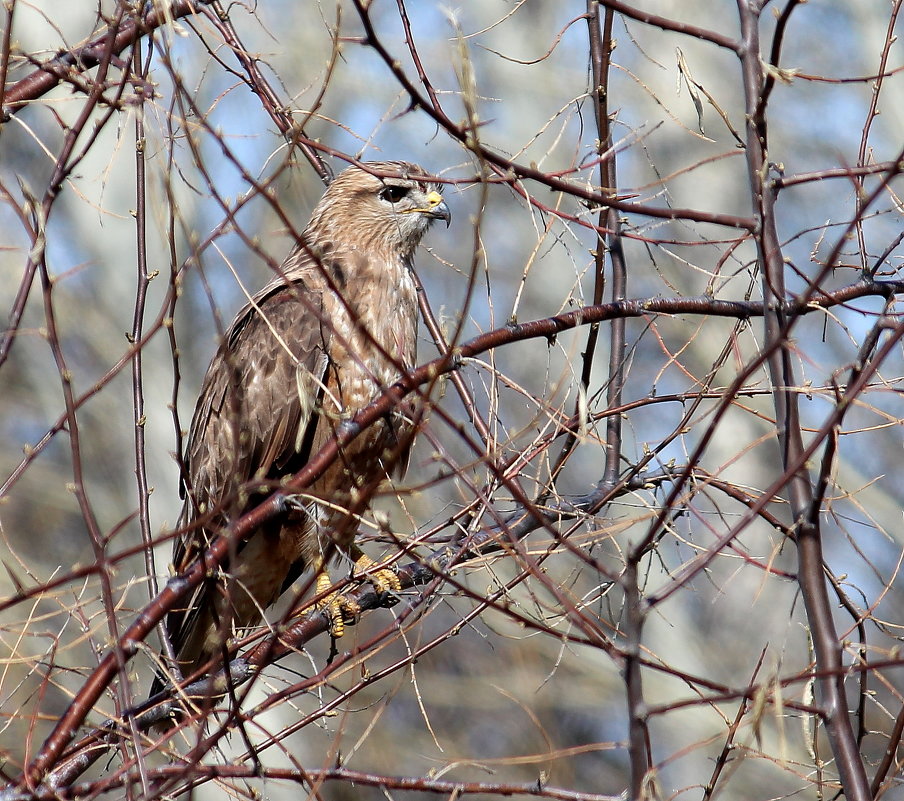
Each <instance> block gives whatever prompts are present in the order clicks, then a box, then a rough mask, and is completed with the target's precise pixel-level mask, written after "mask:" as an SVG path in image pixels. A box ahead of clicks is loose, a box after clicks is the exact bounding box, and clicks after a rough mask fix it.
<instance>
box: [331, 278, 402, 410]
mask: <svg viewBox="0 0 904 801" xmlns="http://www.w3.org/2000/svg"><path fill="white" fill-rule="evenodd" d="M384 273H385V274H381V275H377V276H374V277H372V279H371V280H370V281H367V282H364V284H363V285H362V286H360V287H358V291H356V292H354V293H352V294H350V297H349V299H348V302H347V303H345V304H342V303H340V304H339V308H337V310H336V314H335V315H334V316H333V320H334V321H335V323H334V324H335V330H334V331H333V332H332V336H331V337H330V339H331V343H330V347H329V366H328V371H329V373H330V375H329V381H328V390H332V393H333V395H332V397H326V398H324V408H325V410H326V411H327V412H328V413H332V414H337V415H339V416H341V417H347V416H352V415H354V414H356V413H357V412H358V411H360V410H361V409H362V408H364V407H365V406H367V405H368V404H369V403H371V402H372V401H373V400H374V399H375V398H377V397H378V396H379V395H380V394H381V393H382V392H383V391H384V390H385V389H387V388H388V387H390V386H392V384H394V383H395V382H396V381H397V380H398V378H399V375H400V372H401V370H404V369H409V368H411V367H413V366H414V364H415V361H416V349H417V291H416V288H415V285H414V280H413V277H412V275H411V273H410V271H409V270H407V269H406V268H404V267H399V268H398V269H395V270H386V271H384ZM327 394H328V395H329V393H327Z"/></svg>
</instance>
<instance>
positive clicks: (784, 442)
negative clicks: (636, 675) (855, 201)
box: [738, 0, 872, 801]
mask: <svg viewBox="0 0 904 801" xmlns="http://www.w3.org/2000/svg"><path fill="white" fill-rule="evenodd" d="M795 5H796V2H791V3H789V5H788V8H789V9H790V8H793V7H794V6H795ZM759 8H760V5H759V4H758V3H749V2H747V0H738V14H739V17H740V23H741V37H742V40H743V49H742V51H741V65H742V72H743V84H744V96H745V105H746V111H747V114H746V132H747V142H746V145H747V146H746V154H747V166H748V175H749V180H750V191H751V200H752V205H753V211H754V215H755V216H756V218H757V220H758V222H759V226H758V227H759V229H760V230H759V236H757V238H756V241H757V250H758V259H757V261H758V264H759V268H760V275H761V276H762V287H763V300H764V302H765V304H766V314H765V317H764V322H765V338H766V341H765V346H764V353H765V356H766V359H765V361H766V364H767V366H768V369H769V375H770V377H771V379H772V385H773V388H774V401H775V416H776V429H777V434H778V440H779V445H780V447H781V460H782V467H783V471H784V473H785V476H783V484H785V486H786V492H787V495H788V500H789V503H790V505H791V510H792V515H793V518H794V521H795V528H796V537H795V541H796V543H797V553H798V562H799V570H798V581H799V584H800V589H801V594H802V595H803V598H804V604H805V607H806V610H807V619H808V621H809V623H810V633H811V637H812V640H813V649H814V651H815V654H816V665H817V669H818V671H819V673H820V678H819V680H818V687H819V690H820V695H821V705H822V707H823V710H824V713H823V714H824V721H825V725H826V731H827V733H828V735H829V742H830V744H831V748H832V752H833V754H834V756H835V760H836V762H837V765H838V771H839V774H840V777H841V784H842V787H843V789H844V794H845V797H846V798H847V799H848V801H868V799H870V798H871V797H872V796H871V793H870V788H869V784H868V782H867V779H866V770H865V768H864V764H863V759H862V757H861V755H860V752H859V748H858V744H857V739H856V737H855V735H854V730H853V728H852V726H851V720H850V717H849V715H848V704H847V697H846V694H845V690H844V676H845V671H844V666H843V664H842V658H841V657H842V648H841V643H840V642H839V638H838V634H837V632H836V631H835V625H834V622H833V620H832V609H831V606H830V604H829V595H828V589H827V586H826V581H825V576H824V560H823V551H822V536H821V532H820V509H819V508H818V507H817V506H816V505H815V504H814V502H813V501H814V492H813V486H812V483H811V480H810V476H809V474H808V470H807V464H806V456H805V447H804V443H803V433H802V430H801V424H800V419H799V410H798V404H797V396H796V393H795V392H794V390H793V388H794V387H796V386H797V385H798V382H797V380H796V378H795V372H794V367H793V364H792V352H791V343H790V341H789V339H788V336H787V328H786V315H785V313H784V312H783V310H782V308H781V301H782V300H783V299H784V297H785V279H784V272H785V263H784V259H783V257H782V252H781V245H780V243H779V238H778V231H777V227H776V217H775V196H774V194H773V193H772V192H771V191H770V189H769V188H768V187H767V186H766V171H767V164H768V161H769V154H768V141H767V122H766V119H767V116H766V101H767V99H768V93H767V92H766V91H765V89H766V87H765V86H764V79H763V69H762V62H761V50H760V38H759V13H758V10H759ZM772 57H773V61H774V62H775V64H776V65H777V62H778V57H779V51H778V50H776V51H774V52H773V56H772ZM816 285H817V286H818V282H816Z"/></svg>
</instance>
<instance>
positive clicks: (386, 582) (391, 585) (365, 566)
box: [353, 553, 402, 595]
mask: <svg viewBox="0 0 904 801" xmlns="http://www.w3.org/2000/svg"><path fill="white" fill-rule="evenodd" d="M375 564H376V562H374V560H373V559H371V558H370V557H369V556H367V555H366V554H364V553H361V554H358V558H357V560H356V561H355V572H354V574H353V575H354V577H355V578H363V579H365V580H366V581H369V582H370V583H371V584H372V585H373V588H374V590H375V591H376V592H377V594H378V595H382V594H383V593H384V592H390V591H392V592H401V591H402V583H401V582H400V581H399V577H398V576H397V575H396V574H395V572H394V571H392V570H390V569H389V568H388V567H382V568H380V569H379V570H375V571H374V572H373V573H368V571H369V570H370V569H371V568H372V567H373V566H374V565H375Z"/></svg>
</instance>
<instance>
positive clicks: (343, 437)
mask: <svg viewBox="0 0 904 801" xmlns="http://www.w3.org/2000/svg"><path fill="white" fill-rule="evenodd" d="M867 290H869V291H867ZM896 291H897V292H900V291H904V283H899V282H863V283H862V284H859V285H853V286H851V287H848V288H846V289H845V290H842V291H840V292H837V293H834V295H833V296H832V297H831V298H830V296H829V295H826V296H824V297H820V298H819V299H817V300H816V301H815V302H813V303H810V304H797V303H789V304H787V306H786V307H785V308H786V310H787V312H788V313H795V314H805V313H807V312H808V311H811V310H813V309H815V308H818V307H819V306H822V305H831V302H839V301H840V300H842V299H849V298H852V297H859V296H861V295H862V294H882V295H886V296H887V295H889V294H891V293H893V292H896ZM758 313H759V314H762V304H759V303H754V302H741V301H723V300H715V299H713V298H647V299H642V300H626V301H619V302H616V303H607V304H602V305H599V306H588V307H584V308H581V309H577V310H575V311H572V312H569V313H567V314H560V315H557V316H555V317H547V318H545V319H542V320H533V321H530V322H526V323H520V324H517V325H509V326H506V327H504V328H499V329H496V330H494V331H490V332H488V333H486V334H483V335H481V336H479V337H475V338H474V339H472V340H470V341H468V342H466V343H464V344H462V345H461V346H460V347H458V348H455V349H454V351H453V352H452V354H451V355H450V356H449V357H441V358H438V359H435V360H433V361H431V362H429V363H427V364H425V365H423V366H421V367H419V368H418V369H417V370H414V371H412V372H411V373H410V374H408V375H406V376H404V377H403V378H402V379H401V380H400V381H399V382H398V383H397V384H395V385H394V386H392V387H391V388H390V389H388V390H387V391H386V392H385V393H384V394H383V395H382V396H381V397H380V399H379V400H378V401H376V402H375V403H373V404H371V406H369V407H368V408H367V409H365V410H364V411H362V412H361V413H360V414H358V415H357V416H356V417H355V418H354V419H353V420H350V421H348V422H347V423H346V424H345V425H343V426H342V427H341V428H340V430H339V432H338V434H337V436H336V437H335V438H334V439H332V440H331V441H330V442H328V443H327V444H326V445H325V446H324V448H323V449H322V450H321V451H319V452H318V453H317V455H316V456H314V457H313V458H312V459H311V461H310V462H309V463H308V464H307V465H306V466H305V467H304V468H303V469H302V470H301V471H299V472H298V473H297V474H296V475H295V477H294V479H293V480H292V481H291V482H290V483H288V484H287V485H286V487H285V489H284V490H283V491H281V492H278V493H275V494H274V495H272V496H270V497H269V498H268V499H267V500H265V501H264V502H263V503H261V504H260V505H259V506H257V507H256V508H255V509H253V510H252V511H250V512H248V513H247V514H245V515H244V516H242V517H241V518H239V519H238V520H236V521H235V522H234V523H233V524H232V525H231V526H230V527H229V530H228V532H227V536H223V537H220V538H219V539H218V540H217V541H216V542H214V543H213V545H211V547H210V548H209V549H208V551H207V552H206V553H205V554H204V556H203V558H202V559H201V560H200V561H199V562H197V563H195V564H194V565H193V566H192V568H191V569H189V570H188V571H187V572H186V573H183V574H181V575H179V576H176V577H174V578H171V579H170V580H169V581H168V582H167V584H166V585H165V587H164V588H163V590H162V591H161V592H160V594H159V595H158V596H157V597H156V598H155V599H154V601H153V602H152V603H150V604H149V605H148V606H147V607H145V609H144V610H143V611H142V613H141V614H140V615H139V616H138V617H137V618H136V619H135V620H134V621H133V623H132V624H131V625H130V626H129V627H128V628H127V629H126V630H125V632H124V633H123V634H122V635H121V636H120V638H119V640H118V642H117V643H116V645H115V647H114V648H113V649H112V651H111V652H108V654H107V655H106V656H105V657H104V659H103V660H102V661H101V663H100V664H99V665H98V666H97V668H96V669H95V670H94V671H93V672H92V674H91V675H90V676H89V677H88V679H87V680H86V682H85V684H84V685H83V687H82V688H81V689H80V690H79V693H78V695H77V696H76V697H75V698H74V699H73V701H72V702H71V703H70V705H69V707H68V708H67V710H66V711H65V713H64V714H63V715H62V717H61V718H60V720H59V721H58V723H57V724H56V726H55V727H54V729H53V731H52V732H51V734H50V735H49V736H48V738H47V740H46V741H45V742H44V744H43V746H42V748H41V750H40V751H39V753H38V754H37V755H36V756H35V758H34V759H33V760H32V762H31V763H30V764H29V765H28V766H27V767H26V769H25V770H24V771H23V775H22V778H21V780H20V787H27V788H34V787H35V786H36V785H37V784H38V783H39V782H40V781H41V779H42V777H43V776H44V775H45V774H46V772H47V771H48V770H50V769H51V768H52V767H53V766H54V764H55V763H56V761H57V760H58V759H59V757H60V755H61V754H62V753H63V751H64V749H65V748H66V747H67V746H68V744H69V743H70V742H71V741H72V739H73V738H74V737H75V734H76V730H77V729H78V727H79V726H80V725H81V724H82V722H83V721H84V720H85V717H86V716H87V715H88V713H89V712H90V711H91V709H92V708H93V706H94V704H95V703H96V702H97V700H98V699H99V698H100V696H101V694H102V693H103V692H104V690H105V689H106V688H107V687H108V686H109V684H110V682H111V681H112V680H113V678H114V677H115V675H116V673H117V669H118V659H117V655H121V658H124V659H130V658H131V657H132V656H134V655H135V653H136V652H137V650H138V643H139V642H141V641H143V640H144V639H145V637H147V635H148V634H149V633H150V632H151V631H152V630H153V629H154V627H155V626H156V625H157V624H158V623H159V622H160V621H161V620H162V619H163V617H164V616H165V615H166V614H167V612H168V611H169V610H171V609H173V608H174V607H175V606H176V605H177V604H178V603H179V601H180V599H181V598H182V597H183V596H184V595H186V594H187V593H188V592H190V591H191V590H192V589H193V588H194V587H196V586H198V584H200V583H201V581H203V579H204V577H205V576H206V575H207V572H208V570H213V569H216V567H217V565H219V564H220V563H221V562H222V561H223V559H224V558H225V557H226V556H227V555H228V553H229V549H230V548H231V547H234V545H235V543H236V542H239V541H241V540H243V539H245V538H247V537H248V536H250V535H251V534H252V533H253V532H255V531H257V530H258V529H259V528H260V527H261V525H262V524H263V523H264V522H266V521H267V520H270V519H272V518H274V517H276V516H277V515H279V514H281V513H282V512H283V510H284V509H285V504H286V500H287V496H289V495H291V494H293V493H296V492H299V491H301V490H302V489H304V488H305V487H307V486H309V485H310V484H311V483H312V482H313V481H315V480H316V479H317V478H318V477H319V476H320V475H321V474H322V472H323V471H324V470H325V469H326V468H327V467H328V466H329V465H330V464H331V463H332V461H333V460H334V459H335V458H336V457H337V455H338V453H339V450H340V449H341V448H343V447H345V446H346V445H348V443H350V442H352V441H353V440H354V439H355V437H357V436H358V435H359V434H360V433H361V432H362V431H363V430H364V429H365V428H366V427H367V426H369V425H371V424H373V423H374V422H375V421H377V420H380V419H382V418H383V417H384V416H385V415H386V414H387V413H388V412H389V411H390V410H391V409H393V408H394V407H395V406H397V405H398V404H399V403H400V402H401V401H402V399H403V398H404V397H405V396H406V395H408V394H409V393H411V392H412V391H414V390H415V389H416V388H417V387H419V386H421V385H424V384H427V383H429V382H431V381H433V380H435V378H436V376H437V375H439V374H441V373H447V372H449V371H451V370H454V369H457V366H458V364H459V362H460V360H461V359H464V358H470V357H473V356H476V355H478V354H480V353H483V352H485V351H488V350H491V349H492V348H497V347H501V346H503V345H507V344H510V343H513V342H520V341H524V340H528V339H537V338H544V339H552V338H554V337H555V336H556V335H557V334H559V333H561V332H562V331H567V330H569V329H572V328H575V327H577V326H580V325H589V324H591V323H594V322H603V321H606V320H612V319H615V318H617V317H641V316H643V315H647V314H707V315H710V316H718V317H730V318H737V319H747V318H749V317H751V316H754V315H756V314H758Z"/></svg>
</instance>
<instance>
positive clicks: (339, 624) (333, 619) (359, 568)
mask: <svg viewBox="0 0 904 801" xmlns="http://www.w3.org/2000/svg"><path fill="white" fill-rule="evenodd" d="M356 550H357V549H356ZM353 556H354V557H356V560H355V569H354V572H353V574H352V575H353V577H354V578H355V579H363V580H364V581H368V582H370V583H371V584H372V585H373V588H374V591H375V592H376V593H377V594H378V595H383V594H384V593H387V592H394V593H397V592H401V591H402V583H401V582H400V581H399V577H398V576H397V575H396V574H395V572H394V571H392V570H390V569H389V568H386V567H383V568H380V569H378V570H375V571H374V572H373V573H369V572H368V571H369V570H371V569H372V568H373V567H374V565H375V564H376V562H374V561H373V559H371V558H370V557H369V556H366V555H365V554H364V553H362V552H361V551H357V553H353ZM332 584H333V582H332V580H331V579H330V577H329V575H328V574H327V572H326V571H325V570H323V569H321V571H320V572H319V573H318V574H317V583H316V584H315V592H316V593H317V595H323V593H325V592H329V589H330V587H331V586H332ZM316 606H317V609H319V610H320V611H322V612H324V613H325V614H326V616H327V618H328V619H329V622H330V635H332V636H333V637H334V638H335V639H338V638H339V637H341V636H342V635H343V634H345V627H346V625H347V624H351V623H354V622H355V621H356V620H357V619H358V617H359V616H360V614H361V607H360V606H359V605H358V603H357V602H356V601H354V600H353V599H351V598H349V597H348V596H347V595H344V594H343V593H341V592H330V593H329V595H326V596H324V598H322V599H321V600H320V601H318V602H317V604H316Z"/></svg>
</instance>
